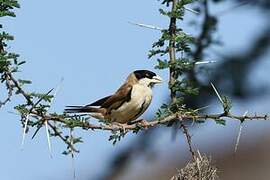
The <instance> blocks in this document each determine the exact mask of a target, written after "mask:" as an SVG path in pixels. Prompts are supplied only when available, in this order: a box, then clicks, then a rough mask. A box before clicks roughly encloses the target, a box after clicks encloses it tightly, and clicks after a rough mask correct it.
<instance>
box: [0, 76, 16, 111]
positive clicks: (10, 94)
mask: <svg viewBox="0 0 270 180" xmlns="http://www.w3.org/2000/svg"><path fill="white" fill-rule="evenodd" d="M4 76H5V81H6V88H7V90H8V94H7V97H6V99H5V100H3V101H0V108H1V107H2V106H4V105H5V104H6V103H7V102H9V101H10V99H11V97H12V92H13V86H12V84H11V80H10V79H9V76H8V75H4Z"/></svg>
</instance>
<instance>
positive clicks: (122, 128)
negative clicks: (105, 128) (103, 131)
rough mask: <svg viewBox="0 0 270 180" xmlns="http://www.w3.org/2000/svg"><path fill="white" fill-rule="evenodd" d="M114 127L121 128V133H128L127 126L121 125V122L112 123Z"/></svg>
mask: <svg viewBox="0 0 270 180" xmlns="http://www.w3.org/2000/svg"><path fill="white" fill-rule="evenodd" d="M112 125H113V126H116V128H119V129H120V131H123V133H126V132H127V130H126V124H121V123H119V122H112Z"/></svg>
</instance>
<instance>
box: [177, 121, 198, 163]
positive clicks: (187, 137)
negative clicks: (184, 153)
mask: <svg viewBox="0 0 270 180" xmlns="http://www.w3.org/2000/svg"><path fill="white" fill-rule="evenodd" d="M180 123H181V125H180V127H181V128H182V129H183V133H184V134H185V136H186V139H187V143H188V147H189V152H190V153H191V156H192V159H193V160H194V161H196V154H195V151H194V150H193V147H192V142H191V136H190V134H189V132H188V129H187V127H186V126H185V125H184V124H183V122H180Z"/></svg>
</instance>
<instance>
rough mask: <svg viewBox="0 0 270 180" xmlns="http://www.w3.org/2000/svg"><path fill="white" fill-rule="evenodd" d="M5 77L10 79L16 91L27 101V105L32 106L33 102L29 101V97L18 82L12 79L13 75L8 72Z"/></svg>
mask: <svg viewBox="0 0 270 180" xmlns="http://www.w3.org/2000/svg"><path fill="white" fill-rule="evenodd" d="M7 76H8V77H9V78H10V80H11V81H12V82H13V84H14V86H15V87H16V88H17V89H18V92H19V93H21V94H22V95H23V96H24V98H25V99H26V101H27V104H29V105H33V104H34V103H33V101H32V100H31V97H30V96H29V95H28V94H27V93H26V92H25V91H24V90H23V89H22V88H21V86H20V84H19V82H18V81H17V80H16V79H15V78H14V77H13V75H12V74H11V73H10V72H8V73H7Z"/></svg>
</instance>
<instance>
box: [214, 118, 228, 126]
mask: <svg viewBox="0 0 270 180" xmlns="http://www.w3.org/2000/svg"><path fill="white" fill-rule="evenodd" d="M215 121H216V123H217V124H219V125H223V126H225V125H226V121H225V120H224V119H218V120H215Z"/></svg>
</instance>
